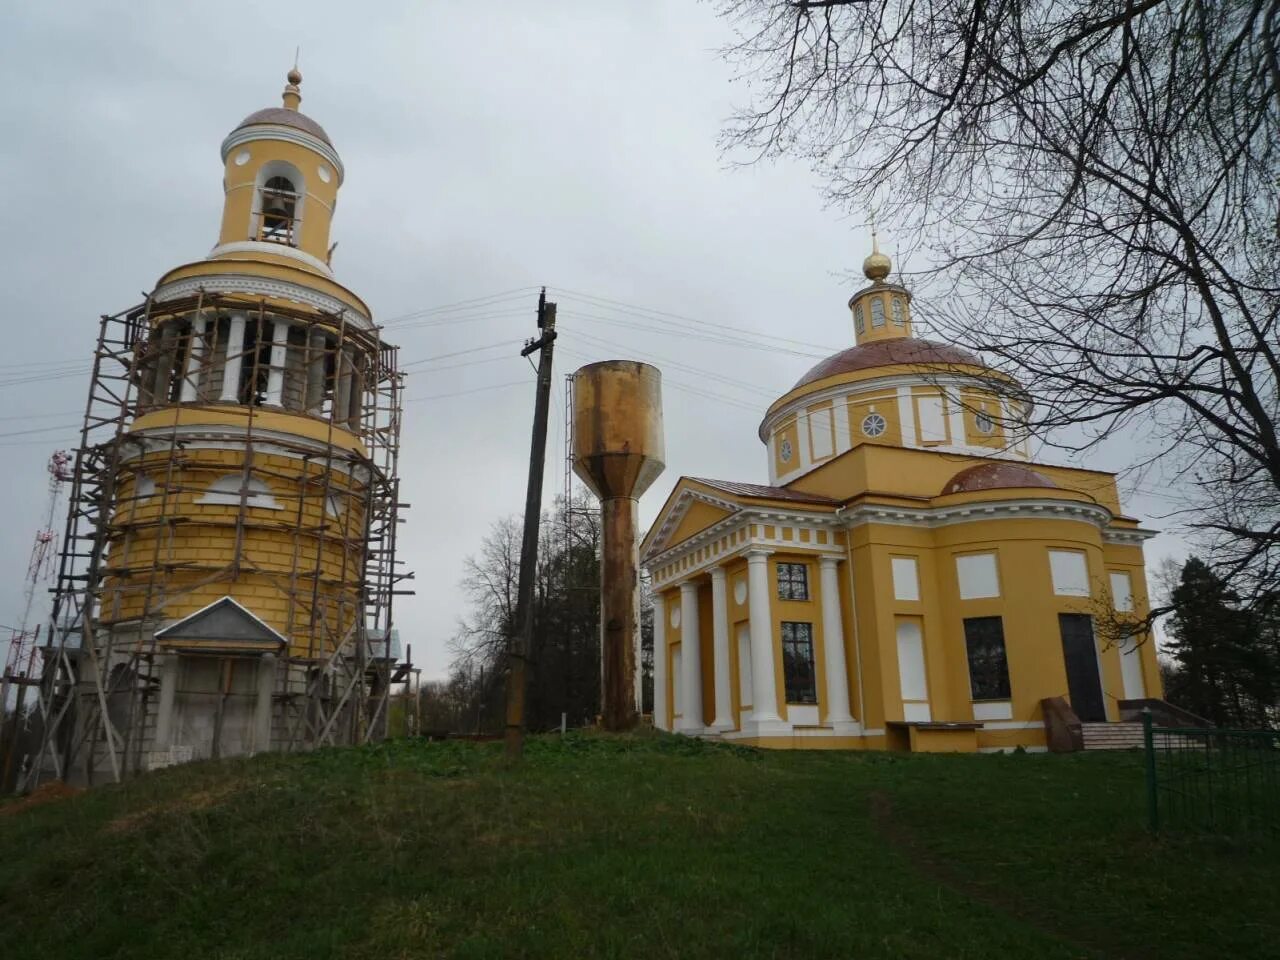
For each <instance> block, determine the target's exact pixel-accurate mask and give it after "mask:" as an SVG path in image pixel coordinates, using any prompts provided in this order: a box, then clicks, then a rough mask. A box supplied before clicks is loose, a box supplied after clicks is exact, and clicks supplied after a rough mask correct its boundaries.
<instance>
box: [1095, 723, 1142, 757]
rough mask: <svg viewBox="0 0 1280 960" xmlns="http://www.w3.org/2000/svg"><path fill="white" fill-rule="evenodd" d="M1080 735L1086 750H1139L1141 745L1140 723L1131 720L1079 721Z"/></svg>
mask: <svg viewBox="0 0 1280 960" xmlns="http://www.w3.org/2000/svg"><path fill="white" fill-rule="evenodd" d="M1080 735H1081V738H1082V739H1083V741H1084V749H1086V750H1140V749H1142V746H1143V740H1142V724H1141V723H1138V722H1136V721H1132V720H1129V721H1124V720H1122V721H1120V722H1119V723H1081V724H1080Z"/></svg>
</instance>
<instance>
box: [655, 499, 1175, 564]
mask: <svg viewBox="0 0 1280 960" xmlns="http://www.w3.org/2000/svg"><path fill="white" fill-rule="evenodd" d="M685 492H686V493H692V491H685ZM682 496H683V494H682ZM672 512H673V513H674V512H675V511H674V510H673V511H672ZM1027 519H1036V520H1064V521H1073V522H1077V523H1087V524H1090V525H1092V526H1094V527H1096V528H1098V529H1099V530H1100V531H1101V533H1102V538H1103V541H1104V542H1106V543H1124V544H1129V543H1141V542H1142V541H1143V540H1146V539H1149V538H1150V537H1153V536H1155V534H1156V531H1153V530H1146V529H1141V528H1138V529H1132V528H1125V529H1117V528H1114V527H1112V526H1111V521H1112V513H1111V511H1110V510H1108V509H1107V508H1106V507H1103V506H1099V505H1098V504H1094V503H1082V502H1080V501H1077V500H1055V499H1052V498H1037V499H1034V500H988V501H981V502H977V503H967V504H953V505H950V506H945V507H896V506H892V505H887V504H858V505H856V506H853V507H842V508H840V509H838V510H836V512H835V513H832V514H822V513H811V512H806V511H794V510H785V509H779V508H776V507H755V506H751V505H741V504H739V505H737V510H736V512H734V513H733V514H732V515H730V516H728V517H725V518H724V519H723V520H720V521H719V522H717V523H714V524H712V525H711V526H709V527H707V528H706V529H704V530H699V531H698V532H697V533H695V534H694V535H693V536H691V537H689V538H688V539H686V540H682V541H681V542H680V543H678V544H676V545H675V546H673V547H670V548H668V549H666V550H655V549H653V548H650V550H648V551H646V553H645V555H644V557H643V558H642V563H643V565H644V566H645V568H647V569H648V570H650V571H651V572H652V571H654V570H656V569H658V568H661V567H666V566H668V565H671V564H673V563H679V562H680V561H681V560H683V559H684V558H685V557H687V556H690V555H692V554H694V553H695V552H696V551H697V550H699V549H701V548H703V547H706V546H708V545H714V544H716V543H717V542H719V541H720V540H722V539H723V538H725V537H726V536H729V535H730V534H733V533H736V532H737V531H738V530H741V529H742V528H744V527H747V528H750V527H751V526H755V525H772V526H792V527H795V528H803V529H809V530H849V529H852V528H854V527H859V526H863V525H864V524H869V523H878V524H888V525H893V526H904V527H916V528H924V529H936V528H939V527H949V526H954V525H957V524H961V523H977V522H982V521H991V520H1027ZM665 527H666V524H664V528H665ZM661 542H662V540H658V541H655V544H654V545H655V546H657V545H658V544H659V543H661ZM761 548H765V549H775V550H779V549H781V550H792V551H796V552H801V553H813V554H817V555H831V556H842V555H843V548H842V547H839V546H837V545H835V544H834V543H831V544H819V543H814V542H809V543H803V542H800V541H799V540H798V539H792V540H783V539H781V537H780V536H775V537H773V538H765V537H758V536H749V537H748V538H747V539H746V541H744V542H742V543H737V544H734V545H733V546H732V547H731V548H730V549H727V550H725V551H723V552H720V553H715V552H713V553H712V554H711V555H709V556H707V557H706V558H705V559H703V560H702V561H700V562H699V563H697V564H695V565H691V566H687V567H684V568H682V569H680V570H679V571H677V572H676V573H675V574H674V575H673V576H671V577H668V578H667V579H665V580H663V581H661V582H659V581H658V580H657V579H656V578H655V581H654V582H655V585H661V586H666V585H669V584H670V583H673V582H677V581H680V580H684V579H687V578H688V577H691V576H695V575H697V574H698V573H700V572H702V571H703V570H705V569H706V568H707V567H711V566H717V565H719V564H722V563H724V562H725V561H726V560H729V559H733V558H735V557H738V556H741V555H743V554H745V553H747V552H749V551H751V550H753V549H761Z"/></svg>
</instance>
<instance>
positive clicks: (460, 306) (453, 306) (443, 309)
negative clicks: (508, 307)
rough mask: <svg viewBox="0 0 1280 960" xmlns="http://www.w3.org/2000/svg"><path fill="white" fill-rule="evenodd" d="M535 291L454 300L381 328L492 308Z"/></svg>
mask: <svg viewBox="0 0 1280 960" xmlns="http://www.w3.org/2000/svg"><path fill="white" fill-rule="evenodd" d="M537 289H538V287H537V286H536V285H535V286H529V287H516V288H514V289H511V290H503V291H501V292H499V293H491V294H488V295H487V296H483V297H472V298H471V299H469V300H456V301H454V302H453V303H444V304H440V305H439V306H435V307H424V308H422V309H420V310H413V311H410V312H409V313H402V314H400V315H399V316H395V317H392V318H390V319H389V320H386V321H384V322H383V323H382V326H384V327H389V326H392V325H395V324H401V323H404V322H405V321H406V320H413V319H416V318H418V317H425V316H429V315H433V314H443V313H452V312H457V311H464V310H470V309H475V308H476V307H483V306H493V305H495V304H498V303H505V302H507V301H514V300H520V299H523V298H524V297H525V296H527V295H528V293H529V292H530V291H532V290H537Z"/></svg>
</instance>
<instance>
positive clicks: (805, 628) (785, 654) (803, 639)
mask: <svg viewBox="0 0 1280 960" xmlns="http://www.w3.org/2000/svg"><path fill="white" fill-rule="evenodd" d="M782 674H783V678H784V681H785V685H786V688H787V703H817V702H818V683H817V679H816V675H815V673H814V668H813V624H811V623H792V622H790V621H787V620H784V621H783V622H782Z"/></svg>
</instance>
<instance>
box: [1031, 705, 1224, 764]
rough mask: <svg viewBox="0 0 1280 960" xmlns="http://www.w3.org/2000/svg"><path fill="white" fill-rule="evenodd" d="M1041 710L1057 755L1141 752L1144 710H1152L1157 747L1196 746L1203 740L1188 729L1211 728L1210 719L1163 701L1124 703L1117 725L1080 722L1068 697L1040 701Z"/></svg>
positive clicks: (1048, 735)
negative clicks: (1105, 751) (1174, 729)
mask: <svg viewBox="0 0 1280 960" xmlns="http://www.w3.org/2000/svg"><path fill="white" fill-rule="evenodd" d="M1040 707H1041V710H1042V711H1043V714H1044V732H1045V740H1046V742H1047V743H1048V747H1049V749H1050V750H1051V751H1052V752H1054V753H1071V752H1073V751H1076V750H1141V749H1143V747H1144V746H1145V743H1144V738H1143V733H1142V719H1141V718H1142V715H1143V711H1144V710H1150V711H1151V715H1152V719H1153V721H1154V722H1155V734H1156V738H1157V739H1156V745H1157V746H1158V747H1179V748H1188V747H1192V746H1196V745H1198V744H1199V743H1200V742H1201V741H1202V740H1203V737H1201V736H1199V734H1198V733H1197V732H1196V731H1195V730H1187V729H1185V728H1206V727H1209V726H1210V724H1209V722H1208V721H1207V720H1204V719H1202V718H1201V717H1197V716H1196V715H1195V714H1193V713H1188V712H1187V711H1185V710H1183V709H1181V708H1180V707H1175V706H1174V705H1173V704H1171V703H1166V702H1165V701H1163V700H1122V701H1120V717H1121V719H1120V720H1119V721H1118V722H1116V723H1110V722H1099V721H1092V720H1090V721H1081V720H1080V718H1079V717H1077V716H1076V714H1075V711H1074V710H1072V709H1071V705H1070V704H1069V703H1067V701H1066V698H1065V697H1047V698H1045V699H1044V700H1041V701H1040ZM1170 727H1181V728H1184V729H1183V732H1180V733H1170V732H1168V728H1170Z"/></svg>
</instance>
